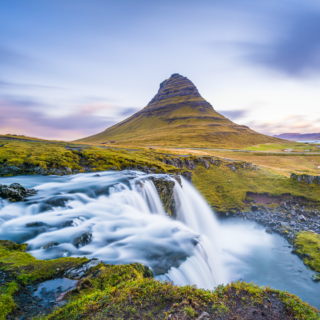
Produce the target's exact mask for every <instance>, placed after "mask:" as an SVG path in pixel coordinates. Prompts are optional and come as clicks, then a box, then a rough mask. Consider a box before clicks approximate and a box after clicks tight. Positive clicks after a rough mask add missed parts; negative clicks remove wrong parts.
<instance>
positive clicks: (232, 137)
mask: <svg viewBox="0 0 320 320" xmlns="http://www.w3.org/2000/svg"><path fill="white" fill-rule="evenodd" d="M78 141H81V142H88V143H101V142H107V143H108V142H109V141H115V142H116V144H132V145H155V146H176V147H179V146H180V147H203V148H210V147H229V148H230V147H244V146H249V145H253V144H258V143H272V142H278V141H279V140H278V139H277V138H274V137H269V136H265V135H262V134H259V133H257V132H255V131H252V130H251V129H250V128H248V127H246V126H241V125H237V124H235V123H233V122H232V121H230V120H228V119H227V118H225V117H224V116H222V115H221V114H219V113H218V112H216V111H215V110H214V109H213V107H212V106H211V104H210V103H208V102H207V101H206V100H204V99H203V98H202V97H201V95H200V94H199V92H198V90H197V88H196V87H195V85H194V84H193V83H192V82H191V81H190V80H189V79H187V78H186V77H183V76H181V75H179V74H173V75H172V76H171V77H170V78H169V79H167V80H165V81H163V82H162V83H161V84H160V89H159V91H158V93H157V94H156V95H155V97H154V98H153V99H152V100H151V101H150V102H149V104H148V105H147V106H146V107H145V108H143V109H142V110H141V111H139V112H137V113H135V114H134V115H132V116H131V117H129V118H128V119H126V120H124V121H122V122H120V123H118V124H116V125H114V126H112V127H110V128H108V129H106V130H105V131H103V132H101V133H99V134H96V135H93V136H90V137H87V138H84V139H81V140H78Z"/></svg>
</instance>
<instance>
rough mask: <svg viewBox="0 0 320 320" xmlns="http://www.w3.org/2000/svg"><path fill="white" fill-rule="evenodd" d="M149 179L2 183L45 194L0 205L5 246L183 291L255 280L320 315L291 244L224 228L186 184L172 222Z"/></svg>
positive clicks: (313, 288) (314, 288)
mask: <svg viewBox="0 0 320 320" xmlns="http://www.w3.org/2000/svg"><path fill="white" fill-rule="evenodd" d="M156 176H157V177H163V178H166V179H169V180H170V179H171V180H172V179H173V178H172V177H170V176H168V175H156ZM149 177H150V176H149V175H146V174H144V173H141V172H135V171H123V172H102V173H99V174H98V175H97V174H93V173H92V174H91V173H90V174H78V175H73V176H64V177H56V176H46V177H44V176H22V177H12V178H0V183H1V184H10V183H13V182H18V183H21V184H22V185H23V186H25V187H27V188H35V189H37V190H38V191H39V192H38V194H37V195H35V196H32V197H30V198H29V199H28V201H27V202H22V203H9V202H7V201H5V200H0V239H8V240H12V241H15V242H19V243H21V242H26V243H28V244H29V246H28V251H29V252H30V253H31V254H32V255H33V256H35V257H36V258H38V259H54V258H58V257H63V256H75V257H78V256H86V257H88V258H98V259H100V260H102V261H104V262H105V263H111V264H123V263H131V262H140V263H142V264H144V265H147V266H149V267H150V268H151V269H152V271H153V273H154V274H155V276H156V278H157V279H159V280H170V281H173V282H174V283H175V284H178V285H186V284H195V285H197V286H198V287H200V288H205V289H213V288H214V287H216V286H217V285H219V284H226V283H228V282H230V281H236V280H241V279H242V280H244V281H247V282H251V281H254V282H255V283H257V284H260V285H271V286H272V287H274V288H278V289H281V290H287V291H289V292H291V293H295V294H297V295H299V296H300V297H301V298H302V299H303V300H305V301H308V302H309V303H310V304H312V305H314V306H316V307H320V301H318V300H319V299H318V298H317V297H319V294H320V284H319V283H314V282H312V280H311V275H312V274H313V273H312V271H310V270H308V269H307V268H306V267H305V266H304V265H303V263H302V261H301V260H300V259H299V258H298V257H296V256H294V255H292V254H291V253H290V252H291V249H290V248H289V244H288V243H286V242H285V241H284V240H283V238H281V237H279V236H277V235H269V234H267V233H266V232H265V231H264V229H263V228H261V227H259V226H257V225H256V224H255V223H250V222H245V221H241V220H236V219H229V220H227V221H218V220H217V218H216V217H215V214H214V213H213V212H212V210H211V209H210V208H209V206H208V205H207V203H206V202H205V200H204V199H203V198H202V197H201V195H200V194H199V193H198V192H197V191H196V190H195V189H194V187H193V186H192V185H191V184H189V183H188V182H187V181H185V180H183V179H182V187H181V186H180V185H179V183H176V184H175V188H174V199H175V203H176V207H177V208H178V215H177V219H176V220H173V219H171V218H170V217H168V216H167V215H166V213H165V211H164V209H163V206H162V203H161V200H160V198H159V196H158V193H157V191H156V188H155V186H154V184H153V182H152V181H151V180H150V179H149ZM77 239H78V240H77ZM79 239H81V240H80V241H79ZM299 270H300V271H299Z"/></svg>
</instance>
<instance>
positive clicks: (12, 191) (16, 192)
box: [0, 183, 37, 201]
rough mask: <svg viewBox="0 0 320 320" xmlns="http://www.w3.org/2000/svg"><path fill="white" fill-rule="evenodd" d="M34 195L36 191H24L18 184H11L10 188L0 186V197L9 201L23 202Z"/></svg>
mask: <svg viewBox="0 0 320 320" xmlns="http://www.w3.org/2000/svg"><path fill="white" fill-rule="evenodd" d="M36 193H37V191H36V190H34V189H26V188H24V187H23V186H22V185H21V184H19V183H12V184H11V185H10V186H7V185H0V197H1V198H3V199H8V200H9V201H23V200H25V199H26V198H27V197H29V196H32V195H35V194H36Z"/></svg>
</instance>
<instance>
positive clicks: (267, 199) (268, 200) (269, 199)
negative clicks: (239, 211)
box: [247, 192, 291, 205]
mask: <svg viewBox="0 0 320 320" xmlns="http://www.w3.org/2000/svg"><path fill="white" fill-rule="evenodd" d="M247 198H251V199H253V200H254V202H255V203H257V204H266V205H268V204H280V203H281V202H283V201H285V200H287V199H288V198H291V194H290V193H284V194H282V195H281V196H280V197H277V196H269V195H268V194H267V193H254V192H247Z"/></svg>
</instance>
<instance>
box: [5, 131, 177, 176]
mask: <svg viewBox="0 0 320 320" xmlns="http://www.w3.org/2000/svg"><path fill="white" fill-rule="evenodd" d="M70 148H72V149H71V150H70ZM161 160H162V159H161V157H159V155H158V154H155V153H154V152H150V150H148V149H147V150H146V149H135V150H130V149H129V150H126V149H121V150H119V149H117V148H115V149H112V148H100V147H96V146H88V145H79V144H77V145H75V144H70V143H66V142H42V141H41V142H36V141H20V140H1V137H0V168H1V165H2V166H4V165H5V166H16V167H19V168H28V167H38V166H40V167H42V168H44V169H48V168H64V167H69V168H71V169H72V170H75V169H77V170H79V171H80V172H84V171H83V167H90V168H91V169H92V171H103V170H108V169H110V168H116V169H118V170H121V169H127V168H140V169H142V168H143V167H144V166H146V167H148V168H151V167H154V168H155V172H172V173H174V172H176V171H177V169H176V168H174V167H172V166H168V165H165V164H164V163H163V162H162V161H161Z"/></svg>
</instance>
